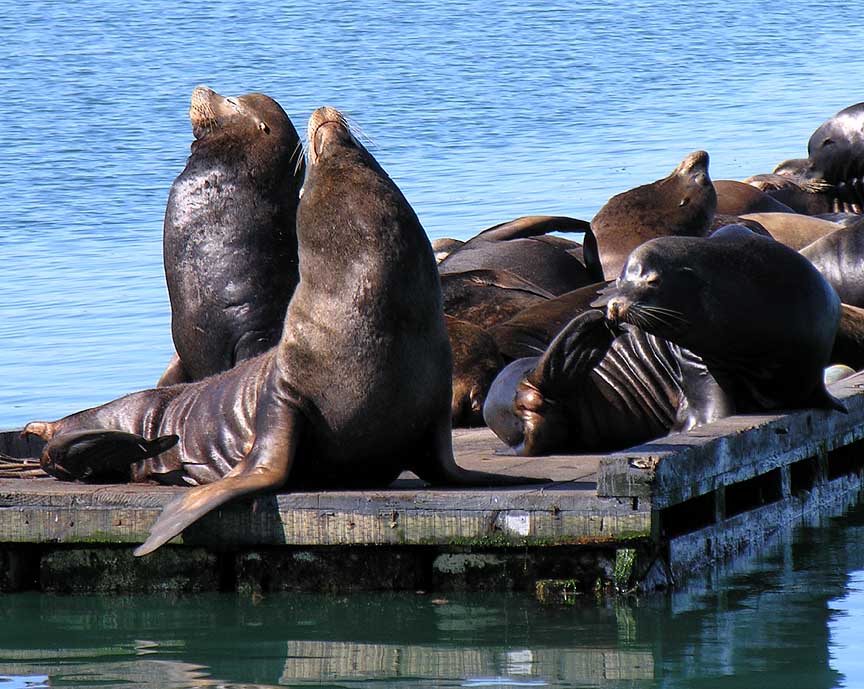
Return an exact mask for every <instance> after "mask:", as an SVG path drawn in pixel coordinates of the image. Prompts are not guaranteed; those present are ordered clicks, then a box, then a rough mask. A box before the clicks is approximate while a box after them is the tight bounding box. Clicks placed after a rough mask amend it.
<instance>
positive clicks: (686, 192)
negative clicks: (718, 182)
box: [574, 151, 717, 289]
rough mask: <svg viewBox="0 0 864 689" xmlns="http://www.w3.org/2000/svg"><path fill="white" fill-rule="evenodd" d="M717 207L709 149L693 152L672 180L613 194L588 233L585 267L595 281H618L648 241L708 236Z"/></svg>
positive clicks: (670, 177)
mask: <svg viewBox="0 0 864 689" xmlns="http://www.w3.org/2000/svg"><path fill="white" fill-rule="evenodd" d="M716 206H717V195H716V193H715V191H714V187H713V185H712V184H711V178H710V177H709V176H708V154H707V153H706V152H705V151H695V152H693V153H691V154H689V155H688V156H687V157H686V158H684V160H682V161H681V163H680V164H679V165H678V167H676V168H675V170H673V171H672V174H670V175H669V176H668V177H664V178H663V179H660V180H657V181H656V182H652V183H651V184H645V185H643V186H641V187H636V188H635V189H630V190H629V191H625V192H623V193H621V194H617V195H615V196H613V197H612V198H611V199H609V201H608V202H607V203H606V205H604V206H603V208H601V209H600V211H599V212H598V213H597V215H595V216H594V218H593V219H592V220H591V231H590V232H589V233H587V234H586V235H585V241H584V252H585V265H586V266H587V267H588V269H589V271H591V275H592V276H593V278H594V280H593V281H594V282H597V281H600V280H609V279H614V278H615V276H616V275H618V273H619V272H620V271H621V266H622V265H624V261H625V260H626V259H627V256H628V255H629V254H630V252H631V251H632V250H633V249H635V248H636V247H637V246H639V245H640V244H642V243H643V242H646V241H648V240H649V239H653V238H654V237H662V236H666V235H692V236H704V235H705V234H707V233H708V231H709V228H710V225H711V218H712V217H713V216H714V212H715V210H716ZM577 287H578V286H577ZM574 289H575V287H574Z"/></svg>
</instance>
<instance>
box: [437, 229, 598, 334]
mask: <svg viewBox="0 0 864 689" xmlns="http://www.w3.org/2000/svg"><path fill="white" fill-rule="evenodd" d="M588 229H589V224H588V223H587V222H586V221H585V220H579V219H577V218H569V217H567V216H552V215H529V216H523V217H520V218H516V219H514V220H510V221H508V222H504V223H500V224H498V225H495V226H493V227H490V228H488V229H486V230H483V231H482V232H480V233H479V234H477V235H475V236H474V237H472V238H471V239H469V240H468V241H467V242H465V243H464V244H462V246H460V247H458V248H456V249H454V250H453V251H452V252H451V253H450V254H448V255H447V257H446V258H444V259H443V260H442V261H441V263H439V264H438V270H439V271H440V272H441V275H445V274H448V273H464V272H466V271H475V270H488V271H495V272H501V271H506V272H508V273H510V274H512V275H514V276H516V277H517V278H521V279H522V280H527V281H529V282H531V283H532V284H534V285H535V286H537V287H538V288H540V289H541V290H544V291H546V292H549V293H551V294H553V295H554V294H563V293H564V292H569V291H570V290H573V289H577V288H578V287H582V286H583V285H587V284H589V283H591V282H593V280H592V279H591V277H590V275H589V273H588V270H587V269H586V267H585V265H584V264H583V261H582V251H581V249H582V247H581V245H580V244H578V243H577V242H571V241H569V240H567V239H564V238H562V237H556V236H553V235H549V233H550V232H586V231H587V230H588ZM450 315H452V316H456V317H457V318H461V317H462V316H460V315H459V314H455V313H451V314H450Z"/></svg>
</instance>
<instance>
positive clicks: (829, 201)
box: [744, 173, 834, 215]
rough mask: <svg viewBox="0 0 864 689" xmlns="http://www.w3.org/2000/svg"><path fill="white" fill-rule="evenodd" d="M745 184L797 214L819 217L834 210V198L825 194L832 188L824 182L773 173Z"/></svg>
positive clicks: (759, 176) (746, 181)
mask: <svg viewBox="0 0 864 689" xmlns="http://www.w3.org/2000/svg"><path fill="white" fill-rule="evenodd" d="M744 183H745V184H749V185H750V186H753V187H756V188H757V189H758V190H759V191H761V192H763V193H765V194H768V196H770V197H771V198H773V199H775V200H777V201H779V202H780V203H782V204H783V205H785V206H788V207H789V208H791V209H792V210H793V211H795V212H796V213H802V214H804V215H819V214H821V213H829V212H831V211H832V210H833V209H834V199H833V197H832V196H831V195H830V194H828V193H825V192H826V191H830V189H831V186H830V185H826V184H825V183H823V182H818V181H816V180H808V179H806V178H804V177H798V176H792V175H791V174H778V173H772V174H763V175H753V176H752V177H748V178H747V179H745V180H744Z"/></svg>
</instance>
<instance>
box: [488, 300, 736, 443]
mask: <svg viewBox="0 0 864 689" xmlns="http://www.w3.org/2000/svg"><path fill="white" fill-rule="evenodd" d="M732 413H734V402H733V400H732V399H731V398H730V396H729V395H728V394H727V393H726V392H725V391H724V390H722V388H720V386H719V384H718V383H717V381H716V380H715V379H714V378H713V377H712V376H711V374H710V373H709V372H708V370H707V366H706V365H705V363H704V362H703V361H702V360H701V359H700V358H699V357H697V356H695V355H694V354H693V353H692V352H688V351H686V350H684V349H683V348H681V347H679V346H678V345H675V344H673V343H671V342H668V341H666V340H663V339H661V338H658V337H655V336H653V335H648V334H647V333H645V332H643V331H642V330H640V329H639V328H630V329H629V330H627V331H625V332H623V333H621V334H620V335H618V336H615V333H614V332H613V330H612V329H610V328H609V326H608V324H607V323H606V321H605V319H604V315H603V312H602V311H597V310H588V311H585V312H584V313H582V314H580V315H579V316H577V317H576V318H574V319H573V320H572V321H571V322H570V323H569V324H568V325H567V326H566V327H565V328H564V329H563V330H562V331H561V332H560V333H559V334H558V335H557V336H556V337H555V339H554V340H553V341H552V343H551V344H550V345H549V347H548V348H547V349H546V351H545V352H544V353H543V354H542V356H534V357H527V358H522V359H517V360H516V361H514V362H512V363H511V364H509V365H508V366H507V367H506V368H505V369H504V370H503V371H501V373H500V374H499V375H498V377H497V378H496V379H495V381H494V382H493V383H492V387H491V388H490V390H489V394H488V395H487V397H486V404H485V406H484V408H483V416H484V419H485V420H486V423H487V424H488V426H489V428H491V429H492V431H493V432H494V433H495V434H496V435H497V436H498V437H499V438H500V439H501V440H502V441H503V442H505V443H506V444H507V445H509V446H510V447H511V448H512V449H513V451H514V452H515V453H516V454H520V455H542V454H554V453H561V452H597V451H611V450H619V449H622V448H625V447H630V446H632V445H635V444H637V443H640V442H645V441H646V440H650V439H652V438H656V437H658V436H661V435H665V434H666V433H669V432H670V431H684V430H689V429H690V428H693V427H694V426H697V425H701V424H704V423H708V422H710V421H713V420H715V419H718V418H722V417H723V416H727V415H729V414H732Z"/></svg>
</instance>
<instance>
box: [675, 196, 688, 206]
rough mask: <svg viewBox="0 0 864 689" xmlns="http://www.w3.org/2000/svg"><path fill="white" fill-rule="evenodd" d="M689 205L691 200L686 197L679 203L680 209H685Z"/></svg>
mask: <svg viewBox="0 0 864 689" xmlns="http://www.w3.org/2000/svg"><path fill="white" fill-rule="evenodd" d="M688 203H690V199H688V198H686V197H685V198H683V199H681V200H680V201H679V202H678V207H679V208H683V207H684V206H686V205H687V204H688Z"/></svg>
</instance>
